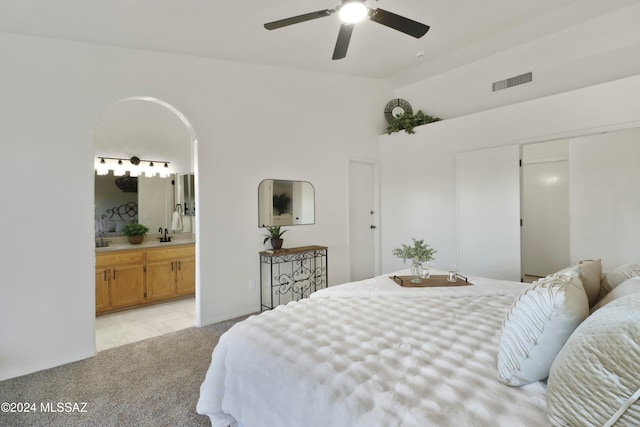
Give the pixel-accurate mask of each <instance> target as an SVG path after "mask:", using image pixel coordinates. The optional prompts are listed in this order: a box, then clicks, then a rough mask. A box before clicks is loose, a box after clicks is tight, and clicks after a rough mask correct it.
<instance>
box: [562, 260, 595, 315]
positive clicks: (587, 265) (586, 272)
mask: <svg viewBox="0 0 640 427" xmlns="http://www.w3.org/2000/svg"><path fill="white" fill-rule="evenodd" d="M574 274H578V275H579V276H580V280H582V286H584V290H585V292H586V293H587V298H589V306H592V305H594V304H595V303H596V302H597V301H598V299H599V298H600V282H601V280H602V262H601V261H600V260H599V259H596V260H591V259H589V260H583V261H580V262H579V263H578V264H576V265H572V266H571V267H567V268H563V269H562V270H560V271H558V272H557V273H555V274H554V276H558V275H574Z"/></svg>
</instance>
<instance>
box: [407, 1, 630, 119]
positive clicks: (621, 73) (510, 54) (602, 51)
mask: <svg viewBox="0 0 640 427" xmlns="http://www.w3.org/2000/svg"><path fill="white" fill-rule="evenodd" d="M577 7H593V6H589V5H585V6H577ZM639 21H640V2H634V4H631V5H629V6H627V7H624V8H621V9H619V10H616V11H614V12H611V13H609V14H606V15H603V16H598V17H596V18H594V19H591V20H589V21H587V22H585V23H583V24H581V25H576V26H572V27H568V28H566V29H565V30H563V31H559V32H555V33H550V34H548V35H546V36H545V37H542V38H540V39H538V40H534V41H532V42H529V43H526V44H524V45H521V46H518V47H516V48H512V49H508V50H504V51H502V52H500V53H498V54H495V55H490V56H487V57H485V58H482V59H480V60H478V61H475V62H472V63H470V64H467V65H465V66H462V67H459V68H456V69H454V70H451V71H448V72H446V73H443V74H434V75H433V76H432V77H429V78H425V79H423V80H422V81H419V82H418V83H414V84H411V85H406V86H401V87H398V88H397V90H396V95H398V97H399V98H403V99H406V100H408V101H409V102H410V103H411V105H412V107H413V110H414V111H416V110H418V109H422V110H423V111H425V112H426V113H428V114H431V115H433V116H438V117H441V118H452V117H457V116H461V115H465V114H470V113H473V112H476V111H481V110H488V109H492V108H497V107H501V106H505V105H510V104H514V103H517V102H523V101H527V100H531V99H535V98H539V97H541V96H546V95H551V94H554V93H559V92H562V91H567V90H572V89H577V88H581V87H587V86H591V85H595V84H598V83H603V82H607V81H611V80H615V79H620V78H623V77H629V76H633V75H636V74H639V73H640V55H638V51H640V30H639V27H638V22H639ZM432 31H433V30H432ZM516 36H517V34H516ZM427 54H428V52H427ZM442 60H443V61H446V57H445V58H442ZM436 64H437V62H436ZM529 71H531V72H533V82H532V83H527V84H524V85H521V86H516V87H513V88H509V89H505V90H502V91H498V92H495V93H493V92H492V83H493V82H495V81H499V80H503V79H506V78H509V77H513V76H517V75H520V74H523V73H526V72H529Z"/></svg>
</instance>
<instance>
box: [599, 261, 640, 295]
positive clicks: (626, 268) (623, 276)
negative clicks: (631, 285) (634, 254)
mask: <svg viewBox="0 0 640 427" xmlns="http://www.w3.org/2000/svg"><path fill="white" fill-rule="evenodd" d="M636 276H640V265H638V264H624V265H621V266H620V267H616V268H614V269H613V270H611V271H610V272H609V273H607V275H606V276H605V277H604V278H603V279H602V290H603V295H602V296H604V295H606V294H607V293H609V292H611V291H612V290H613V288H615V287H616V286H618V285H619V284H620V283H622V282H624V281H625V280H627V279H631V278H632V277H636Z"/></svg>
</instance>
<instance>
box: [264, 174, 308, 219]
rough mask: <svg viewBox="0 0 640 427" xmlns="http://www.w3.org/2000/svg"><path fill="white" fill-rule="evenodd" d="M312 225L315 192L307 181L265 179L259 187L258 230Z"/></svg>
mask: <svg viewBox="0 0 640 427" xmlns="http://www.w3.org/2000/svg"><path fill="white" fill-rule="evenodd" d="M314 223H315V191H314V189H313V185H311V183H310V182H308V181H288V180H281V179H265V180H263V181H262V182H261V183H260V185H259V186H258V227H263V226H273V225H303V224H314Z"/></svg>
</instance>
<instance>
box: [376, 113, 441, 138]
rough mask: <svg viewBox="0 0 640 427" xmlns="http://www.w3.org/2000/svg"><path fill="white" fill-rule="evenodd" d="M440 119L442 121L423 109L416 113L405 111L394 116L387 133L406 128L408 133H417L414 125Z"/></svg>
mask: <svg viewBox="0 0 640 427" xmlns="http://www.w3.org/2000/svg"><path fill="white" fill-rule="evenodd" d="M438 121H440V119H439V118H437V117H433V116H429V115H428V114H425V113H423V112H422V110H418V112H417V113H416V114H413V113H410V112H409V111H405V112H404V113H402V114H397V115H395V116H394V117H393V119H392V120H391V123H389V126H387V134H389V135H390V134H391V133H393V132H400V131H401V130H404V131H405V132H406V133H415V132H414V131H413V128H414V127H416V126H420V125H425V124H427V123H433V122H438Z"/></svg>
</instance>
